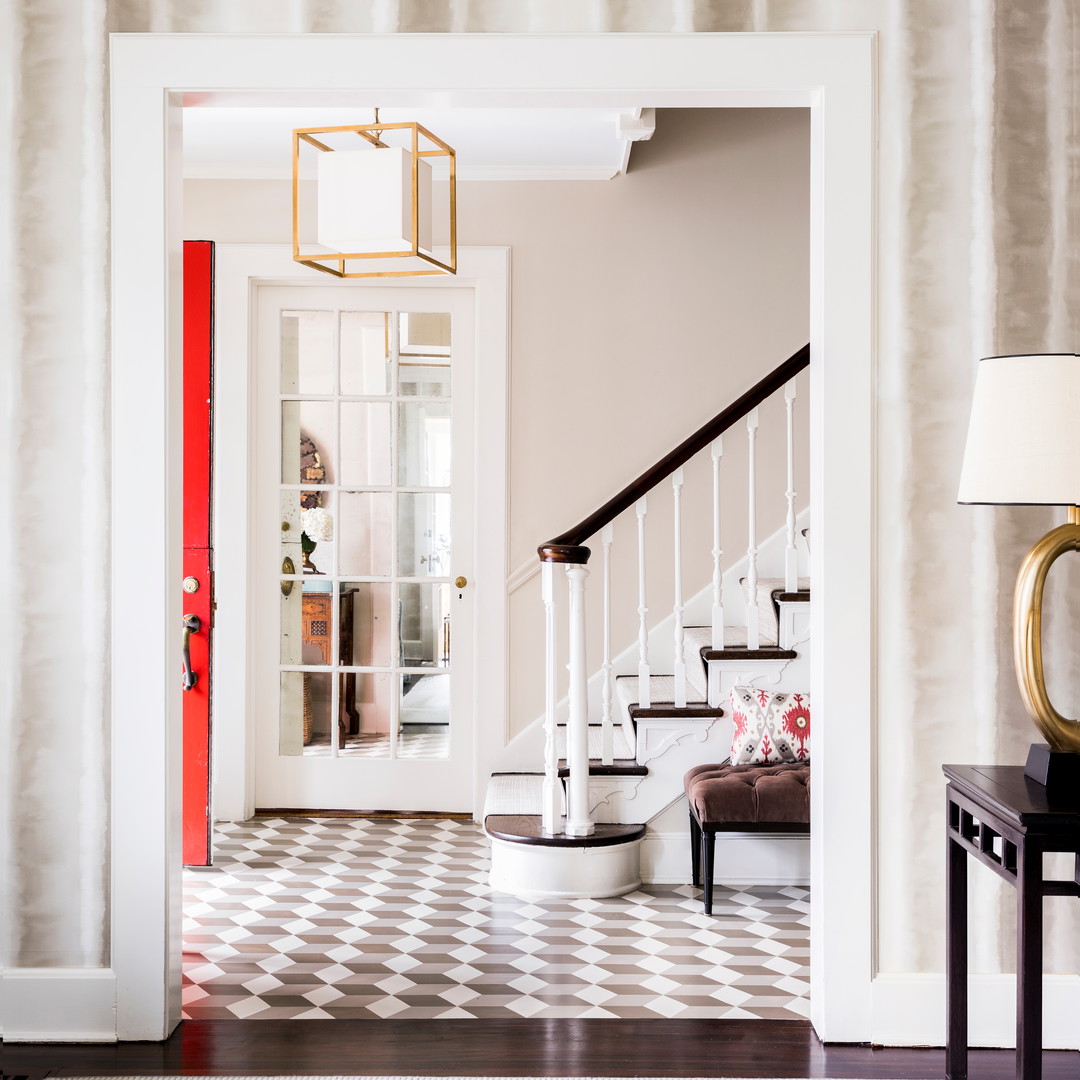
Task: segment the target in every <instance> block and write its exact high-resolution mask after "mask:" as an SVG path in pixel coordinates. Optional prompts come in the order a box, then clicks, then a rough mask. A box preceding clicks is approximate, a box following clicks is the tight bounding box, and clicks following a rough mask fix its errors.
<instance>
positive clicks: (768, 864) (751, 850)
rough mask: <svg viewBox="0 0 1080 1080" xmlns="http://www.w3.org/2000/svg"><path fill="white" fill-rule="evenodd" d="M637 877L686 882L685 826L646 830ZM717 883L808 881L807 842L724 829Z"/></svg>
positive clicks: (719, 844) (718, 851)
mask: <svg viewBox="0 0 1080 1080" xmlns="http://www.w3.org/2000/svg"><path fill="white" fill-rule="evenodd" d="M641 880H642V881H644V882H647V883H648V884H651V885H674V884H686V883H688V882H689V881H690V829H689V826H687V828H686V829H684V830H683V831H681V832H677V833H676V832H653V831H652V830H650V831H649V832H647V833H646V834H645V839H644V840H643V841H642V843H641ZM713 880H714V881H715V882H716V884H718V885H738V886H740V887H741V886H745V885H809V884H810V841H809V838H808V837H806V836H799V835H791V834H786V835H785V834H783V833H777V834H775V835H773V834H766V833H728V834H720V835H717V837H716V872H715V874H714V875H713Z"/></svg>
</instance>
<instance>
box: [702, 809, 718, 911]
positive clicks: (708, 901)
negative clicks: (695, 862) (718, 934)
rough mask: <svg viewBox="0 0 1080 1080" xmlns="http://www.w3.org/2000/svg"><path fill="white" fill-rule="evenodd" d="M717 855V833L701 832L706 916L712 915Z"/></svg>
mask: <svg viewBox="0 0 1080 1080" xmlns="http://www.w3.org/2000/svg"><path fill="white" fill-rule="evenodd" d="M715 853H716V833H714V832H706V831H705V830H704V829H702V830H701V862H702V867H701V871H702V875H703V877H704V881H703V882H702V884H703V885H704V887H705V914H706V915H711V914H712V882H713V857H714V855H715Z"/></svg>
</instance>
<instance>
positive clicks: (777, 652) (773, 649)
mask: <svg viewBox="0 0 1080 1080" xmlns="http://www.w3.org/2000/svg"><path fill="white" fill-rule="evenodd" d="M798 655H799V654H798V653H797V652H795V650H794V649H781V648H780V647H779V646H778V645H763V646H762V647H761V648H760V649H747V648H742V649H702V650H701V658H702V659H703V660H706V661H707V660H794V659H795V658H796V657H797V656H798Z"/></svg>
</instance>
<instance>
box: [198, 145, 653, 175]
mask: <svg viewBox="0 0 1080 1080" xmlns="http://www.w3.org/2000/svg"><path fill="white" fill-rule="evenodd" d="M638 138H648V136H644V135H641V136H638ZM629 145H630V144H629V143H627V146H629ZM624 171H625V167H623V168H620V167H619V166H618V165H517V166H515V165H459V166H458V169H457V182H458V183H459V184H463V183H464V184H469V183H474V184H483V183H488V182H490V181H496V180H504V181H511V182H517V181H527V180H589V181H592V180H614V179H615V177H617V176H621V175H622V173H623V172H624ZM184 179H185V180H289V181H291V180H292V168H291V167H281V166H277V165H185V166H184ZM301 179H303V174H301Z"/></svg>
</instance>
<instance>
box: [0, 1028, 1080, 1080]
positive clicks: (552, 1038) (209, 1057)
mask: <svg viewBox="0 0 1080 1080" xmlns="http://www.w3.org/2000/svg"><path fill="white" fill-rule="evenodd" d="M2 1060H3V1076H4V1078H5V1080H9V1078H14V1077H17V1076H25V1077H28V1078H32V1080H38V1078H43V1077H46V1076H57V1077H63V1076H76V1075H87V1076H132V1075H138V1074H145V1075H150V1076H153V1075H158V1076H161V1075H169V1074H178V1075H186V1076H242V1075H257V1076H282V1075H289V1074H297V1075H311V1076H318V1075H330V1076H334V1075H337V1076H340V1075H350V1074H356V1075H361V1076H363V1075H389V1076H577V1077H582V1076H618V1077H652V1076H683V1077H686V1076H702V1077H721V1076H728V1077H835V1078H837V1080H844V1078H851V1077H863V1078H867V1080H879V1078H880V1080H938V1078H941V1077H943V1076H944V1052H943V1051H942V1050H933V1049H926V1050H912V1049H883V1048H873V1047H868V1046H822V1045H821V1044H820V1043H819V1042H818V1041H817V1038H816V1037H815V1035H814V1033H813V1029H812V1028H811V1027H810V1024H809V1023H804V1022H801V1021H780V1020H777V1021H773V1020H751V1021H741V1020H663V1019H656V1020H616V1019H596V1020H419V1021H417V1020H413V1021H409V1020H333V1021H324V1022H320V1021H317V1020H281V1021H275V1020H202V1021H191V1020H189V1021H186V1022H185V1023H183V1024H181V1025H180V1027H179V1028H178V1029H177V1030H176V1031H175V1032H174V1034H173V1035H172V1037H171V1038H170V1039H169V1040H168V1041H167V1042H164V1043H121V1044H118V1045H109V1046H100V1045H97V1046H94V1045H83V1046H72V1045H58V1044H32V1043H25V1044H11V1043H9V1044H7V1045H6V1046H4V1048H3V1058H2ZM1043 1075H1044V1078H1045V1080H1078V1078H1080V1053H1077V1052H1075V1051H1067V1052H1066V1051H1057V1052H1047V1053H1046V1054H1045V1055H1044V1073H1043ZM1014 1076H1015V1056H1014V1054H1013V1052H1012V1051H1011V1050H974V1051H972V1053H971V1063H970V1080H1012V1078H1013V1077H1014Z"/></svg>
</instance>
